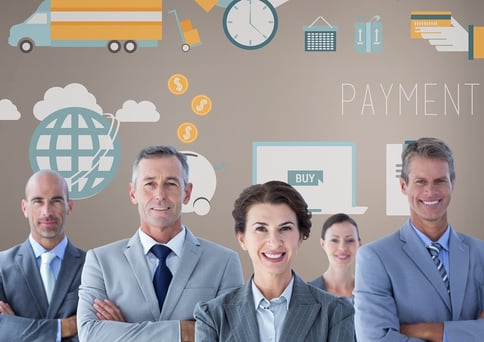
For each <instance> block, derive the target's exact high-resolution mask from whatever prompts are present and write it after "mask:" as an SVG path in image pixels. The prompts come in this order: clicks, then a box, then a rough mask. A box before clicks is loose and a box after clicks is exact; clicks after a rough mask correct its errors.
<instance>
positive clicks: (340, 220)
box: [310, 213, 361, 299]
mask: <svg viewBox="0 0 484 342" xmlns="http://www.w3.org/2000/svg"><path fill="white" fill-rule="evenodd" d="M320 243H321V247H322V248H323V250H324V252H325V253H326V255H327V257H328V262H329V264H328V268H327V269H326V271H325V272H324V273H323V274H322V275H321V276H319V277H317V278H316V279H314V280H313V281H311V282H310V284H311V285H314V286H316V287H318V288H320V289H323V290H325V291H327V292H329V293H332V294H334V295H336V296H340V297H341V296H343V297H347V298H350V299H352V298H353V288H354V287H355V273H354V272H355V258H356V252H357V250H358V248H359V247H360V246H361V238H360V233H359V231H358V225H357V224H356V222H355V220H353V219H352V218H351V217H350V216H348V215H347V214H343V213H339V214H335V215H333V216H330V217H329V218H328V219H327V220H326V221H325V222H324V224H323V229H322V231H321V240H320Z"/></svg>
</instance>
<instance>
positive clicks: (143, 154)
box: [131, 145, 189, 186]
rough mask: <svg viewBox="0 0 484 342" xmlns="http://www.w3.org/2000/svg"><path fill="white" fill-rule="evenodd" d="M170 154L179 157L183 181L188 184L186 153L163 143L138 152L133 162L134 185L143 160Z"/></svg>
mask: <svg viewBox="0 0 484 342" xmlns="http://www.w3.org/2000/svg"><path fill="white" fill-rule="evenodd" d="M170 156H174V157H177V158H178V160H179V161H180V163H181V165H182V168H183V182H184V185H185V186H186V185H187V184H188V172H189V167H188V162H187V157H186V155H184V154H183V153H181V152H178V151H177V150H176V148H174V147H173V146H163V145H158V146H148V147H145V148H143V149H142V150H141V151H140V152H139V153H138V155H137V156H136V159H135V160H134V163H133V171H132V175H131V182H132V183H133V185H136V175H137V172H138V165H139V163H140V161H141V160H143V159H151V158H163V157H170Z"/></svg>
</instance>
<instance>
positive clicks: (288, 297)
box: [251, 275, 294, 311]
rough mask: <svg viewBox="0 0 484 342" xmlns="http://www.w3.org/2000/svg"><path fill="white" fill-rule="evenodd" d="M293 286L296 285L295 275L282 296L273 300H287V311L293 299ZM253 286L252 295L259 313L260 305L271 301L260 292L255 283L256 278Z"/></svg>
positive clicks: (252, 281) (252, 283) (252, 282)
mask: <svg viewBox="0 0 484 342" xmlns="http://www.w3.org/2000/svg"><path fill="white" fill-rule="evenodd" d="M293 284H294V275H293V276H292V277H291V281H290V282H289V284H288V285H287V287H286V288H285V289H284V291H283V292H282V294H281V295H280V296H279V297H277V298H273V299H272V300H277V299H279V298H284V299H286V309H287V310H289V302H290V301H291V297H292V288H293ZM251 286H252V295H253V297H254V306H255V310H256V311H257V309H258V308H259V305H260V303H261V302H262V301H266V302H268V303H269V302H270V300H268V299H267V298H265V297H264V295H263V294H262V292H260V290H259V289H258V288H257V286H256V285H255V283H254V278H252V280H251Z"/></svg>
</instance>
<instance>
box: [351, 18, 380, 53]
mask: <svg viewBox="0 0 484 342" xmlns="http://www.w3.org/2000/svg"><path fill="white" fill-rule="evenodd" d="M382 48H383V42H382V24H381V21H380V16H378V15H375V16H374V17H373V18H371V20H369V21H367V22H363V21H362V20H361V18H358V21H357V22H356V23H355V50H356V51H357V52H366V53H370V52H380V51H381V50H382Z"/></svg>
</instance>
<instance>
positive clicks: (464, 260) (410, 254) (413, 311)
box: [354, 221, 484, 342]
mask: <svg viewBox="0 0 484 342" xmlns="http://www.w3.org/2000/svg"><path fill="white" fill-rule="evenodd" d="M449 268H450V270H449V279H450V291H451V297H452V299H451V300H450V299H449V296H448V294H447V289H446V287H445V285H444V282H443V281H442V278H441V277H440V275H439V273H438V271H437V268H436V267H435V264H434V263H433V261H432V259H431V258H430V255H429V253H428V252H427V249H426V248H425V246H424V245H423V244H422V242H421V240H420V239H419V237H418V235H417V234H416V233H415V231H414V230H413V228H412V227H411V225H410V223H409V222H408V221H407V222H406V223H405V224H404V225H403V226H402V228H401V229H400V230H399V231H397V232H395V233H393V234H391V235H389V236H387V237H384V238H381V239H379V240H377V241H374V242H372V243H369V244H367V245H363V246H362V247H361V248H360V249H359V250H358V253H357V256H356V284H355V290H354V294H355V310H356V314H355V326H356V336H357V338H358V341H360V342H367V341H371V342H377V341H392V342H393V341H421V340H420V339H413V338H412V339H410V338H407V337H406V336H405V335H402V334H400V333H399V331H400V324H403V323H417V322H444V327H445V332H446V334H447V337H448V341H449V342H461V341H466V342H472V341H482V340H483V338H484V337H483V336H484V320H476V318H477V317H478V315H479V313H480V312H481V311H482V310H484V241H482V240H478V239H475V238H472V237H470V236H468V235H464V234H460V233H457V232H455V231H454V230H451V232H450V238H449Z"/></svg>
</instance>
